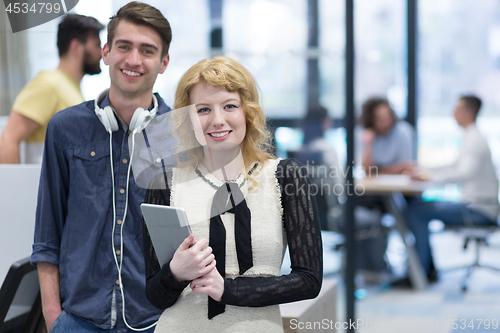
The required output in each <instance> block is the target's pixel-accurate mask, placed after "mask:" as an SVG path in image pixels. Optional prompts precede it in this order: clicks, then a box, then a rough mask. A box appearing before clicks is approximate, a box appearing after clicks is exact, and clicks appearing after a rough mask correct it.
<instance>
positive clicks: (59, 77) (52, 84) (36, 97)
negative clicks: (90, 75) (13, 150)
mask: <svg viewBox="0 0 500 333" xmlns="http://www.w3.org/2000/svg"><path fill="white" fill-rule="evenodd" d="M83 102H84V99H83V96H82V93H81V91H80V85H79V83H78V82H76V81H75V80H73V79H72V78H71V77H69V76H68V75H67V74H65V73H64V72H62V71H60V70H58V69H56V70H54V71H50V72H40V73H38V75H37V76H36V77H35V78H34V79H33V80H31V81H30V82H29V83H28V84H27V85H26V86H25V87H24V88H23V90H21V92H20V93H19V95H17V98H16V100H15V102H14V105H13V107H12V109H13V110H15V111H16V112H18V113H19V114H22V115H23V116H25V117H27V118H29V119H31V120H33V121H35V122H37V123H38V124H39V125H40V127H39V128H37V129H36V130H35V132H33V134H31V135H30V136H29V137H28V138H27V139H26V142H28V143H37V142H43V141H44V140H45V131H46V130H47V124H48V123H49V120H50V119H51V118H52V116H53V115H54V114H56V113H57V112H59V111H61V110H63V109H66V108H68V107H70V106H73V105H76V104H80V103H83Z"/></svg>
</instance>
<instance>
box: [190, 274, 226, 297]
mask: <svg viewBox="0 0 500 333" xmlns="http://www.w3.org/2000/svg"><path fill="white" fill-rule="evenodd" d="M191 289H192V290H193V293H201V294H207V295H208V296H210V297H212V298H213V299H214V300H216V301H217V302H220V300H221V298H222V294H224V279H223V278H222V276H221V275H220V274H219V271H218V270H217V268H214V269H212V271H210V273H208V274H206V275H203V276H202V277H200V278H197V279H194V280H193V281H192V282H191Z"/></svg>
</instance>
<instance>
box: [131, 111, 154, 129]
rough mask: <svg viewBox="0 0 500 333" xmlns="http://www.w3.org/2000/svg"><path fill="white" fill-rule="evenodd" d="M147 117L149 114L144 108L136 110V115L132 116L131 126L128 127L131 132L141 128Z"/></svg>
mask: <svg viewBox="0 0 500 333" xmlns="http://www.w3.org/2000/svg"><path fill="white" fill-rule="evenodd" d="M147 115H149V112H148V111H147V110H144V109H143V108H137V110H135V112H134V114H133V115H132V120H130V125H129V127H128V128H129V130H130V131H132V132H133V131H134V130H135V129H137V128H139V127H140V126H141V125H142V124H143V123H144V121H145V120H146V116H147Z"/></svg>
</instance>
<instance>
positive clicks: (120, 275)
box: [109, 129, 158, 332]
mask: <svg viewBox="0 0 500 333" xmlns="http://www.w3.org/2000/svg"><path fill="white" fill-rule="evenodd" d="M136 132H137V129H135V130H134V131H133V132H132V134H131V135H132V151H131V153H130V161H129V166H128V170H127V187H126V191H125V212H124V214H123V219H122V224H121V228H120V264H118V258H117V257H116V251H115V226H116V204H115V176H114V170H113V169H114V168H113V141H112V138H113V134H112V132H111V130H110V131H109V149H110V153H109V155H110V159H111V181H112V182H113V235H112V237H111V246H112V248H113V257H114V259H115V264H116V268H117V270H118V282H119V283H120V293H121V296H122V303H123V304H122V316H123V322H124V323H125V325H126V326H127V327H128V328H129V329H131V330H133V331H137V332H141V331H146V330H149V329H151V328H153V327H155V326H156V324H157V323H158V321H156V322H154V323H153V324H151V325H149V326H147V327H144V328H134V327H132V326H130V325H129V324H128V322H127V319H126V317H125V292H124V289H123V281H122V265H123V227H124V225H125V218H126V217H127V208H128V190H129V181H130V170H131V166H132V157H133V156H134V148H135V133H136Z"/></svg>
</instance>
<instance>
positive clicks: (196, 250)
mask: <svg viewBox="0 0 500 333" xmlns="http://www.w3.org/2000/svg"><path fill="white" fill-rule="evenodd" d="M185 107H187V108H185ZM175 108H176V109H177V110H174V111H172V112H173V120H172V123H173V127H174V129H173V133H174V135H175V136H176V137H177V138H178V139H179V142H180V144H179V150H180V151H179V152H181V151H184V150H185V151H186V154H187V155H188V161H187V162H185V163H184V164H182V165H181V166H179V167H175V168H173V169H172V172H168V173H164V174H160V175H159V176H157V177H155V178H154V179H153V181H152V182H151V184H150V187H149V190H148V192H147V195H146V202H148V203H153V204H160V205H172V206H176V207H183V208H184V209H185V210H186V213H187V217H188V219H189V221H190V224H191V230H192V232H193V234H192V235H190V236H189V237H188V238H186V239H185V240H184V242H183V243H182V244H181V245H180V246H179V247H178V249H177V251H176V252H175V254H174V256H173V258H172V259H171V261H170V262H169V263H167V264H165V265H164V266H163V267H160V265H159V263H158V260H157V258H156V254H155V251H154V249H153V247H152V244H151V240H150V237H149V234H148V233H147V230H146V229H145V232H144V248H145V250H146V252H145V261H146V271H147V274H146V275H147V276H146V279H147V282H146V293H147V296H148V298H149V300H150V301H151V303H152V304H153V305H155V306H156V307H158V308H161V309H165V311H164V312H163V315H162V316H161V318H160V320H159V322H158V325H157V327H156V331H155V332H160V333H161V332H199V331H203V332H217V333H219V332H258V331H261V332H283V327H282V319H281V315H280V310H279V306H278V304H280V303H287V302H294V301H298V300H303V299H308V298H314V297H316V296H317V294H318V293H319V290H320V288H321V283H322V274H323V273H322V268H323V265H322V245H321V233H320V227H319V221H318V212H317V209H316V203H315V201H314V198H313V197H312V196H311V195H310V194H309V187H308V180H307V175H306V173H305V172H304V170H303V169H301V168H303V166H301V165H300V164H299V163H298V162H297V161H295V160H280V159H275V158H273V157H272V156H271V155H270V154H269V153H268V152H267V149H266V147H267V145H266V143H267V142H268V141H267V137H268V133H267V130H266V128H265V123H266V120H265V116H264V112H263V111H262V109H261V107H260V106H259V96H258V93H257V89H256V84H255V82H254V79H253V78H252V76H251V74H250V73H249V72H248V71H247V70H246V69H245V68H244V67H243V66H241V65H240V64H239V63H237V62H236V61H234V60H231V59H229V58H226V57H216V58H214V59H211V60H203V61H201V62H199V63H198V64H196V65H194V66H193V67H191V68H190V69H189V70H188V71H187V72H186V73H185V74H184V76H183V77H182V78H181V80H180V82H179V86H178V87H177V92H176V96H175ZM180 108H184V109H183V110H184V112H183V110H182V109H181V110H179V109H180ZM186 109H187V110H186ZM193 129H194V131H193ZM193 143H194V144H195V145H197V147H196V148H195V149H190V148H191V147H192V144H193ZM197 143H199V144H197ZM287 244H288V246H289V249H290V258H291V263H292V264H291V266H292V272H291V273H290V274H288V275H282V276H281V275H280V267H281V263H282V258H283V254H284V251H285V248H286V247H287ZM207 245H208V247H207Z"/></svg>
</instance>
